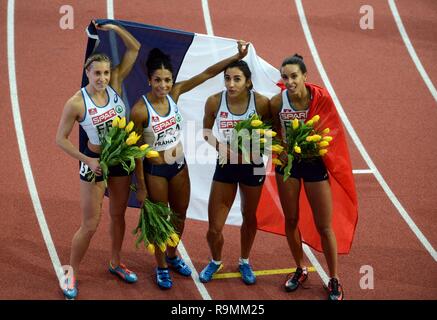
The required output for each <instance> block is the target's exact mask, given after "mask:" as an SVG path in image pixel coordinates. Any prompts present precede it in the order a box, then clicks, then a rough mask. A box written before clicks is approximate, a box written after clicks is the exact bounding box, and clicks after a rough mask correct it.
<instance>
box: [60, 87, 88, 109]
mask: <svg viewBox="0 0 437 320" xmlns="http://www.w3.org/2000/svg"><path fill="white" fill-rule="evenodd" d="M65 105H66V106H67V107H69V108H81V107H82V108H83V107H84V106H85V102H84V100H83V95H82V91H81V90H78V91H77V92H76V93H75V94H74V95H73V96H72V97H71V98H70V99H68V100H67V103H66V104H65Z"/></svg>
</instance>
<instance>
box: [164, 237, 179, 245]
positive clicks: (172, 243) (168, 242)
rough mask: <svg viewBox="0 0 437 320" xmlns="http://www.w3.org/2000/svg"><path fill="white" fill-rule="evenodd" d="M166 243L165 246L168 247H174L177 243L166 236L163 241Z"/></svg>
mask: <svg viewBox="0 0 437 320" xmlns="http://www.w3.org/2000/svg"><path fill="white" fill-rule="evenodd" d="M165 243H166V244H167V246H169V247H176V246H177V244H176V243H174V242H173V240H172V239H171V238H168V239H167V241H166V242H165Z"/></svg>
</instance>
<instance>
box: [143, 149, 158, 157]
mask: <svg viewBox="0 0 437 320" xmlns="http://www.w3.org/2000/svg"><path fill="white" fill-rule="evenodd" d="M156 157H159V152H158V151H155V150H150V151H149V152H147V154H146V158H156Z"/></svg>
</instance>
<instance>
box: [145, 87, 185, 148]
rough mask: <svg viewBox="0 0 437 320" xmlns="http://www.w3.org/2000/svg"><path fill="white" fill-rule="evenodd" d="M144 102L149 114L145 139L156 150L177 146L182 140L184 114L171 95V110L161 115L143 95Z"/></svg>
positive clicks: (168, 99)
mask: <svg viewBox="0 0 437 320" xmlns="http://www.w3.org/2000/svg"><path fill="white" fill-rule="evenodd" d="M143 100H144V103H145V104H146V108H147V111H148V114H149V117H148V123H147V126H146V127H144V130H143V136H144V141H145V143H147V144H148V145H150V146H151V147H153V149H155V150H156V151H163V150H168V149H171V148H173V147H174V146H176V145H177V144H178V143H179V141H180V140H181V131H182V121H183V118H182V115H181V114H180V112H179V108H178V106H177V105H176V103H175V102H174V101H173V99H172V98H171V96H170V95H167V101H168V105H169V111H168V113H167V114H166V115H165V116H161V115H159V114H158V112H156V110H155V109H154V108H153V106H152V104H151V103H150V102H149V100H147V97H146V96H145V95H143Z"/></svg>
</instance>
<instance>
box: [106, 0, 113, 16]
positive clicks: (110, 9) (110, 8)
mask: <svg viewBox="0 0 437 320" xmlns="http://www.w3.org/2000/svg"><path fill="white" fill-rule="evenodd" d="M106 17H107V18H108V19H114V1H113V0H106Z"/></svg>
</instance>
